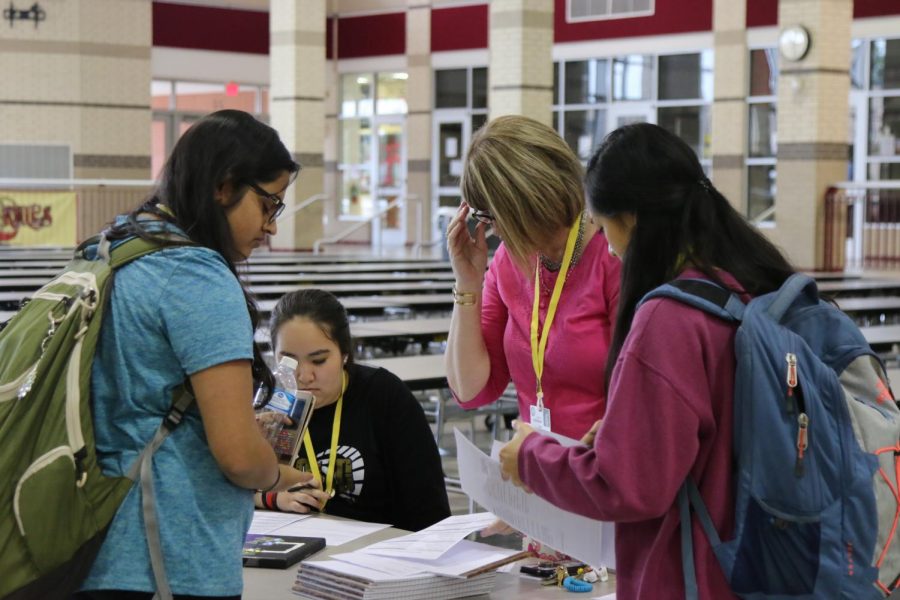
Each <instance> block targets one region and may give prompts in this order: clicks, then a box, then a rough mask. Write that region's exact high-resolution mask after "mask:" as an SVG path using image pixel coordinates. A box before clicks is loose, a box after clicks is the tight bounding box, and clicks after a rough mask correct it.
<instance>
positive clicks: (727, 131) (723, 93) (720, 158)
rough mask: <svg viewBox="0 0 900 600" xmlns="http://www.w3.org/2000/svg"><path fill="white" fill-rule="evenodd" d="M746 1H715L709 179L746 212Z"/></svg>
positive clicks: (747, 75)
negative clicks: (710, 170) (710, 171)
mask: <svg viewBox="0 0 900 600" xmlns="http://www.w3.org/2000/svg"><path fill="white" fill-rule="evenodd" d="M751 1H752V0H751ZM745 14H746V0H715V1H714V3H713V32H714V36H713V37H714V40H715V41H714V48H713V50H714V53H715V66H714V73H713V75H714V76H713V105H712V120H711V126H712V144H711V146H712V155H713V156H712V160H713V168H712V179H713V181H714V182H715V185H716V188H718V189H719V191H721V192H722V193H723V194H724V195H725V197H726V198H728V199H729V200H730V201H731V203H732V204H733V205H734V206H735V208H737V209H738V210H739V211H740V212H741V213H744V212H746V204H747V199H746V196H747V188H746V177H745V176H744V164H743V163H744V158H745V155H746V148H747V103H746V101H745V97H746V95H747V87H748V86H747V81H748V78H749V74H748V58H747V57H748V51H747V38H746V19H745Z"/></svg>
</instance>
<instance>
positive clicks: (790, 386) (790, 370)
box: [784, 352, 797, 413]
mask: <svg viewBox="0 0 900 600" xmlns="http://www.w3.org/2000/svg"><path fill="white" fill-rule="evenodd" d="M784 360H785V361H786V362H787V411H788V412H789V413H792V412H795V407H796V402H795V401H794V388H795V387H797V355H796V354H794V353H793V352H788V353H787V354H786V355H785V356H784Z"/></svg>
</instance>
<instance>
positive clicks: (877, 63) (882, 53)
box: [870, 39, 900, 90]
mask: <svg viewBox="0 0 900 600" xmlns="http://www.w3.org/2000/svg"><path fill="white" fill-rule="evenodd" d="M870 87H871V88H872V89H873V90H887V89H896V88H900V39H896V40H884V39H881V40H874V41H873V42H872V78H871V86H870Z"/></svg>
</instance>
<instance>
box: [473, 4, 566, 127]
mask: <svg viewBox="0 0 900 600" xmlns="http://www.w3.org/2000/svg"><path fill="white" fill-rule="evenodd" d="M489 47H490V68H489V79H490V81H489V86H490V91H489V101H488V105H489V106H490V116H491V118H493V117H497V116H500V115H506V114H523V115H527V116H529V117H532V118H534V119H537V120H538V121H541V122H542V123H546V124H548V125H551V124H552V123H551V119H552V109H551V106H552V103H553V59H552V47H553V3H552V2H547V1H545V0H493V1H492V2H491V3H490V33H489Z"/></svg>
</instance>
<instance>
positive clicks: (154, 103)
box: [150, 81, 173, 110]
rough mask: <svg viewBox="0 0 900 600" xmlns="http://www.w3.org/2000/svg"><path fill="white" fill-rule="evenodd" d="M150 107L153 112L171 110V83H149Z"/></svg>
mask: <svg viewBox="0 0 900 600" xmlns="http://www.w3.org/2000/svg"><path fill="white" fill-rule="evenodd" d="M150 106H151V108H153V110H172V108H173V102H172V82H171V81H153V82H151V83H150Z"/></svg>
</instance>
